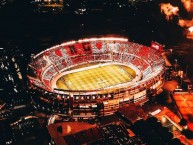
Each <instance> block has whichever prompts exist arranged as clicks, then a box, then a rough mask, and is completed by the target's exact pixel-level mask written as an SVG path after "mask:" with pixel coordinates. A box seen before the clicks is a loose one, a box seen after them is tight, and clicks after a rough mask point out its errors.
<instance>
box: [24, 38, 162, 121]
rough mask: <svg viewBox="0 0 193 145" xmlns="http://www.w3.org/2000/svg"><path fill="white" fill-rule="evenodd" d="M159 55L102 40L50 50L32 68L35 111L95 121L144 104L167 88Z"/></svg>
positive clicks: (123, 40) (123, 41)
mask: <svg viewBox="0 0 193 145" xmlns="http://www.w3.org/2000/svg"><path fill="white" fill-rule="evenodd" d="M164 67H165V61H164V59H163V57H162V55H161V53H160V51H159V50H157V49H155V48H153V47H148V46H144V45H141V44H137V43H134V42H129V41H128V39H126V38H120V37H102V38H87V39H80V40H77V41H69V42H65V43H62V44H59V45H57V46H54V47H51V48H49V49H46V50H44V51H42V52H40V53H38V54H36V55H34V56H32V58H31V62H30V63H29V65H28V78H29V86H30V90H32V92H33V93H34V94H36V95H35V96H34V95H33V97H32V100H33V104H34V107H35V108H37V109H41V110H44V111H48V112H52V113H61V114H63V115H66V116H71V117H73V118H94V117H96V116H100V115H105V114H108V113H111V112H114V111H115V110H116V109H118V108H119V106H120V105H124V104H129V103H137V102H145V101H147V100H148V97H147V95H148V93H149V92H154V93H158V92H159V90H160V89H161V87H162V85H163V83H164Z"/></svg>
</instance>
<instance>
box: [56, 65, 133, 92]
mask: <svg viewBox="0 0 193 145" xmlns="http://www.w3.org/2000/svg"><path fill="white" fill-rule="evenodd" d="M81 68H84V69H83V70H82V69H81ZM81 68H79V69H76V70H77V71H75V72H72V73H67V74H66V75H63V76H62V77H60V78H59V79H58V80H57V82H56V86H57V89H63V90H98V89H105V88H107V87H111V86H116V85H119V84H123V83H127V82H131V81H132V80H133V78H135V76H136V72H135V71H134V70H133V69H132V68H130V67H128V66H124V65H118V64H112V65H103V66H101V64H95V65H91V66H89V67H84V66H82V67H81ZM86 68H87V69H86ZM80 69H81V70H80Z"/></svg>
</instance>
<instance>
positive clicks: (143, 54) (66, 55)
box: [28, 41, 164, 90]
mask: <svg viewBox="0 0 193 145" xmlns="http://www.w3.org/2000/svg"><path fill="white" fill-rule="evenodd" d="M100 61H109V62H113V61H115V62H121V63H124V64H126V65H128V64H132V65H134V66H136V67H137V68H138V69H139V70H140V71H141V72H142V73H143V72H144V71H145V70H146V71H147V70H149V71H148V72H151V73H152V72H153V71H155V70H154V68H155V69H156V70H159V68H161V69H162V66H163V64H164V61H163V58H162V57H161V54H160V53H159V52H158V51H157V50H155V49H153V48H150V47H146V46H143V45H140V44H137V43H132V42H115V41H91V42H84V43H75V44H73V45H66V46H63V45H59V46H57V47H54V48H52V49H49V50H47V51H44V52H42V53H40V54H38V55H36V56H33V57H32V60H31V63H30V64H29V67H28V70H29V71H28V72H29V76H32V77H33V78H37V79H38V80H40V81H43V84H44V85H45V87H46V88H47V90H49V89H50V87H51V84H50V80H51V78H53V77H54V76H55V75H56V74H58V73H60V72H63V71H65V70H67V69H69V68H71V67H73V66H76V65H78V64H84V63H88V62H100ZM34 75H36V76H35V77H34ZM143 75H144V77H145V76H146V75H149V74H147V73H145V74H143ZM35 85H38V84H35Z"/></svg>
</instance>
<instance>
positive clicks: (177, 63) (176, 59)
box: [175, 59, 178, 71]
mask: <svg viewBox="0 0 193 145" xmlns="http://www.w3.org/2000/svg"><path fill="white" fill-rule="evenodd" d="M175 62H176V63H175V71H176V67H177V64H178V60H177V59H175Z"/></svg>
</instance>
